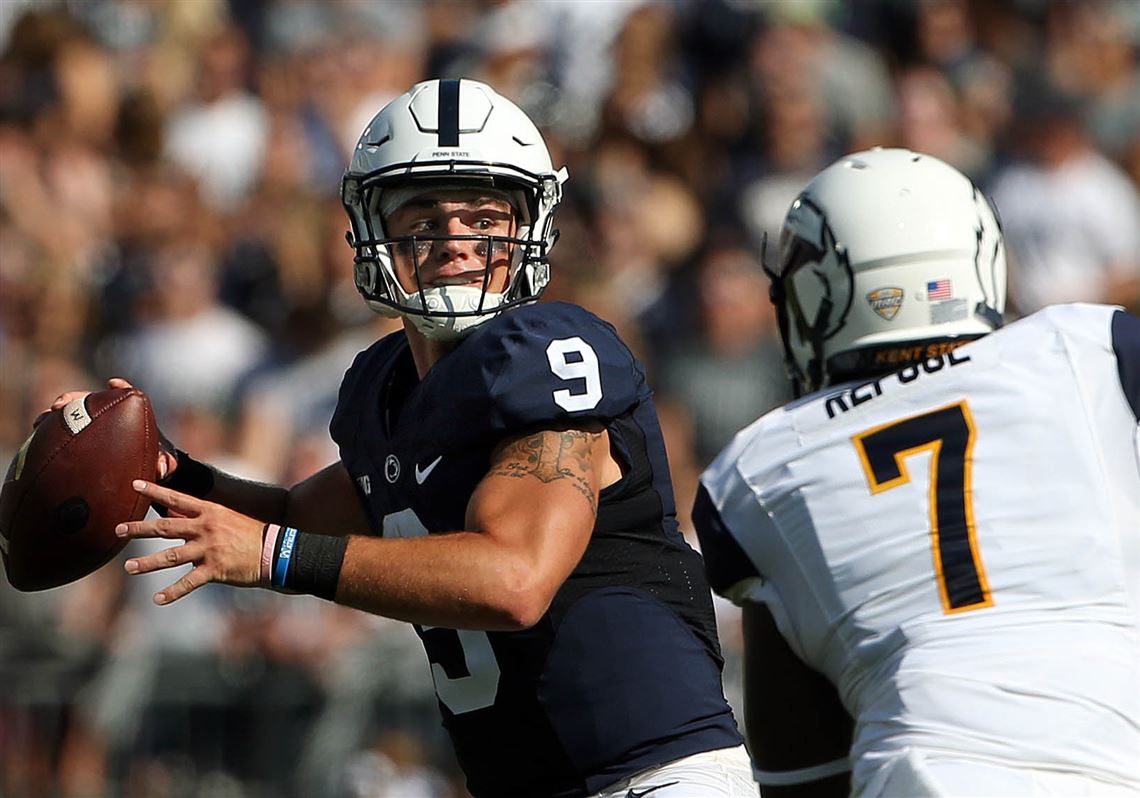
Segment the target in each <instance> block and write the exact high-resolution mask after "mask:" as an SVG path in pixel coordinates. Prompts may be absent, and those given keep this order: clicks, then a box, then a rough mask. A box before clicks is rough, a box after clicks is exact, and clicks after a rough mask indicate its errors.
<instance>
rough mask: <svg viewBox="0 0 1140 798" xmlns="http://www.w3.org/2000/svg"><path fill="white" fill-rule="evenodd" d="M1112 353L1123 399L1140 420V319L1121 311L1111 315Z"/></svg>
mask: <svg viewBox="0 0 1140 798" xmlns="http://www.w3.org/2000/svg"><path fill="white" fill-rule="evenodd" d="M1112 351H1113V352H1115V353H1116V368H1117V369H1118V370H1119V371H1120V385H1121V387H1122V388H1123V389H1124V397H1125V398H1126V399H1127V400H1128V404H1129V406H1130V407H1131V408H1132V415H1134V416H1136V418H1137V420H1140V318H1137V317H1136V316H1133V315H1132V314H1130V313H1126V312H1125V311H1123V310H1118V311H1116V312H1115V313H1114V314H1112Z"/></svg>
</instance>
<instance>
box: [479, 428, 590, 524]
mask: <svg viewBox="0 0 1140 798" xmlns="http://www.w3.org/2000/svg"><path fill="white" fill-rule="evenodd" d="M603 434H604V433H603V432H587V431H584V430H545V431H543V432H536V433H533V434H530V435H523V436H522V437H519V438H514V439H512V440H510V441H507V442H506V443H504V444H503V445H502V446H500V447H499V449H497V450H496V452H495V454H494V455H493V457H492V462H491V470H490V471H489V472H488V473H489V475H493V476H500V477H511V478H513V479H522V478H523V477H528V476H531V477H535V478H536V479H540V480H542V481H543V482H547V483H549V482H553V481H554V480H556V479H566V480H570V484H571V486H572V487H573V488H574V489H575V490H577V491H578V492H579V493H581V494H582V496H583V497H584V498H585V499H586V501H587V502H589V504H590V510H591V512H593V513H594V515H597V513H598V500H597V496H595V494H594V489H593V487H592V486H591V485H590V480H589V479H588V475H589V473H590V471H591V470H593V460H592V457H593V452H594V445H595V444H596V443H597V442H598V441H599V440H600V439H601V438H602V436H603Z"/></svg>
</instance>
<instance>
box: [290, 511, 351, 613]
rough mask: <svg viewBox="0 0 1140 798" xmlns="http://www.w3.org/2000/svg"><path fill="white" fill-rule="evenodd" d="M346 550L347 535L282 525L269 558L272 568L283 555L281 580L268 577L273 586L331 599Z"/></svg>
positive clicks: (338, 579) (334, 596)
mask: <svg viewBox="0 0 1140 798" xmlns="http://www.w3.org/2000/svg"><path fill="white" fill-rule="evenodd" d="M290 533H292V534H290ZM290 549H291V551H290ZM347 549H348V538H347V537H331V536H329V535H312V534H308V533H306V532H297V531H296V530H293V529H290V528H288V527H285V528H282V530H281V535H280V536H279V537H278V540H277V545H276V547H275V550H274V552H273V561H274V569H275V570H276V569H277V568H279V567H280V566H281V565H282V564H283V563H282V559H283V558H284V560H285V562H284V571H285V574H284V580H283V581H282V580H281V579H280V578H278V577H277V576H276V575H275V576H274V577H273V579H272V580H271V581H272V583H273V586H274V587H278V588H283V589H285V590H287V591H289V592H292V593H308V594H309V595H312V596H316V597H317V598H323V599H326V600H327V601H333V600H335V599H336V586H337V582H339V581H340V568H341V565H343V564H344V553H345V551H346V550H347Z"/></svg>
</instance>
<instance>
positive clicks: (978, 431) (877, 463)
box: [694, 150, 1140, 796]
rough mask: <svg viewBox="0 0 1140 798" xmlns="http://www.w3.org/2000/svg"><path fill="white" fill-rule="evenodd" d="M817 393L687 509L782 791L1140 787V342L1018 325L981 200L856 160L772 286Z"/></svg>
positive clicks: (746, 435)
mask: <svg viewBox="0 0 1140 798" xmlns="http://www.w3.org/2000/svg"><path fill="white" fill-rule="evenodd" d="M770 276H771V277H772V281H773V284H772V298H773V301H774V302H775V303H776V306H777V309H778V314H779V321H780V331H781V335H782V338H783V341H784V344H785V349H786V358H787V365H788V369H789V372H790V375H791V377H792V379H793V381H794V383H795V388H796V390H797V395H798V396H799V398H798V399H796V400H795V401H793V402H791V403H790V404H788V405H787V406H785V407H783V408H781V409H779V410H776V411H773V412H772V413H770V414H768V415H766V416H765V417H763V418H761V419H760V420H759V421H757V422H755V423H754V424H752V425H751V426H749V427H748V428H746V429H744V430H743V431H741V432H740V433H739V434H738V435H737V437H736V438H735V440H734V441H733V442H732V443H731V444H730V445H729V446H728V447H727V449H726V450H725V451H724V452H723V453H722V454H721V455H720V456H719V458H718V459H717V460H716V461H715V462H714V463H713V464H712V465H711V466H710V467H709V468H708V470H706V471H705V473H704V474H703V475H702V477H701V483H702V484H701V488H700V490H699V493H698V498H697V501H696V507H695V510H694V521H695V523H696V524H697V529H698V532H699V534H700V539H701V545H702V549H703V552H704V555H705V558H706V561H707V565H708V569H709V575H710V581H711V582H712V584H713V587H714V589H716V590H717V591H718V592H720V593H722V594H723V595H725V596H727V597H729V598H731V599H732V600H734V601H736V602H737V603H739V604H741V605H742V607H743V608H744V624H745V626H744V634H745V638H746V642H745V649H746V662H745V700H746V704H747V709H746V712H747V718H746V720H747V727H748V734H749V741H750V744H751V747H752V754H753V756H754V757H755V759H756V767H757V778H758V779H759V781H760V783H761V785H762V787H763V789H764V793H765V795H846V794H848V791H850V792H851V793H852V794H854V795H857V796H885V795H915V796H917V795H924V796H925V795H990V796H993V795H1001V796H1012V795H1136V794H1138V793H1140V448H1138V419H1140V320H1137V319H1136V318H1135V317H1133V316H1130V315H1128V314H1127V313H1125V312H1124V311H1123V310H1121V309H1119V308H1115V307H1107V306H1099V305H1063V306H1055V307H1050V308H1046V309H1044V310H1042V311H1040V312H1038V313H1036V314H1034V315H1032V316H1029V317H1027V318H1025V319H1022V320H1020V321H1017V322H1015V323H1012V324H1010V325H1009V326H1008V327H1004V328H1002V329H997V328H999V327H1000V326H1001V318H1002V315H1001V314H1002V311H1003V305H1004V299H1005V280H1006V264H1005V253H1004V248H1003V242H1002V236H1001V229H1000V227H999V225H998V222H997V218H996V217H995V215H994V212H993V211H992V209H991V207H990V205H989V203H988V202H987V200H986V199H985V197H984V196H983V195H982V194H981V193H980V192H979V191H978V190H977V188H976V187H974V185H973V184H971V183H970V181H969V180H968V179H967V178H965V177H964V176H963V175H961V174H960V173H959V172H957V171H956V170H954V169H953V168H951V167H949V166H947V165H946V164H944V163H942V162H940V161H938V160H937V159H934V158H931V157H928V156H925V155H921V154H918V153H914V152H909V151H905V150H872V151H869V152H861V153H856V154H854V155H850V156H847V157H845V158H843V159H841V160H840V161H838V162H837V163H835V164H833V165H832V166H831V167H829V168H828V169H826V170H824V171H823V172H821V173H820V174H819V175H817V176H816V177H815V179H813V180H812V181H811V182H810V183H809V184H808V185H807V187H806V188H805V189H804V190H803V192H802V193H801V194H800V196H799V198H798V199H797V200H796V201H795V202H794V203H793V204H792V207H791V209H790V210H789V212H788V215H787V218H786V221H785V224H784V228H783V231H782V234H781V240H780V246H779V263H778V265H777V266H776V268H775V269H774V270H773V271H772V273H771V274H770Z"/></svg>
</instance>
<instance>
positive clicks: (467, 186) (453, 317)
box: [342, 173, 561, 340]
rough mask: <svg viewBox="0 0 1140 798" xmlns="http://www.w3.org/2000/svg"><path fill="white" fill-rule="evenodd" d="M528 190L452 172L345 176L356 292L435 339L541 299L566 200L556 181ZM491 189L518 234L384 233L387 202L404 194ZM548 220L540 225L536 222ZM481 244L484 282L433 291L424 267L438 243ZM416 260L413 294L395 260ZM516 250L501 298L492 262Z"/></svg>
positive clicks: (478, 253) (448, 337) (452, 335)
mask: <svg viewBox="0 0 1140 798" xmlns="http://www.w3.org/2000/svg"><path fill="white" fill-rule="evenodd" d="M543 182H544V181H537V180H536V183H535V185H531V186H525V187H524V186H522V185H519V184H514V183H511V182H508V181H505V180H502V179H495V180H492V179H491V178H489V177H487V178H482V177H475V178H474V179H472V178H470V177H467V176H465V175H462V173H460V174H458V175H457V174H455V173H447V174H445V175H438V176H430V177H425V176H417V177H416V178H415V179H414V180H411V181H409V180H407V179H403V180H393V179H389V180H383V179H372V180H368V179H366V180H363V181H357V180H353V179H351V178H350V177H346V178H345V181H344V183H343V185H342V200H343V202H344V205H345V208H346V209H347V210H348V213H349V219H350V221H351V223H352V227H353V229H352V232H351V233H350V234H349V244H350V245H351V246H352V247H353V249H354V250H355V251H356V256H355V257H354V258H353V262H354V270H355V271H354V276H355V281H356V286H357V289H358V290H359V291H360V293H361V294H362V295H363V296H364V298H365V300H366V301H367V302H368V304H369V305H370V306H371V307H372V308H373V310H375V311H377V312H378V313H381V314H382V315H386V316H390V317H394V316H405V317H407V318H408V319H409V320H410V321H411V322H412V323H413V324H414V325H415V326H416V327H417V329H419V330H420V332H422V333H423V334H424V335H425V336H427V337H428V338H433V339H436V340H453V339H455V338H459V337H462V336H463V335H465V334H467V333H468V332H470V331H471V329H473V328H474V327H475V326H477V325H479V324H481V323H483V322H485V321H487V320H488V319H490V318H492V317H494V316H495V315H497V314H498V313H500V312H502V311H503V310H506V309H508V308H511V307H515V306H518V305H522V304H527V303H530V302H534V301H535V300H537V299H538V297H539V296H540V295H541V294H542V292H543V290H544V289H545V288H546V285H547V283H548V282H549V280H550V267H549V263H548V252H549V249H550V247H551V246H552V245H553V244H554V242H555V240H557V232H556V231H553V230H552V229H551V226H552V223H553V217H552V211H553V206H554V205H555V204H557V199H556V198H557V197H560V195H561V186H560V185H558V184H557V181H556V180H555V179H554V178H550V179H549V181H547V182H550V183H553V184H554V186H553V187H550V186H548V185H543ZM453 189H458V190H465V191H466V190H471V191H481V190H486V191H487V193H488V194H490V195H493V196H495V197H502V198H503V199H505V200H507V201H508V202H509V203H510V205H511V207H512V210H513V211H514V216H515V225H516V230H515V232H514V235H461V236H454V235H405V236H391V235H389V234H388V232H387V231H386V228H385V216H386V212H391V211H392V210H394V208H392V207H386V205H387V204H388V203H386V199H387V198H390V197H391V195H393V194H396V193H400V194H401V195H404V196H406V197H410V196H417V195H421V194H424V193H428V192H432V191H443V192H446V191H447V190H453ZM536 219H538V220H541V225H536V224H535V223H534V222H533V221H532V220H536ZM462 240H469V241H475V242H476V243H475V245H474V247H473V249H474V251H475V255H476V257H480V258H482V259H483V285H482V287H475V286H435V287H432V286H427V285H425V283H424V281H423V276H422V271H421V265H422V263H423V260H424V258H426V257H428V256H429V255H430V254H431V251H432V247H433V246H435V245H436V242H439V241H462ZM397 252H401V253H403V254H404V256H405V257H408V256H410V257H411V258H412V263H413V266H414V275H415V281H416V286H415V288H413V289H412V290H411V291H406V290H405V289H404V287H403V286H402V285H401V283H400V280H399V278H398V276H397V274H396V255H397ZM507 252H509V256H510V263H509V265H508V272H507V283H506V286H505V288H504V290H503V291H502V292H501V293H495V292H492V291H490V290H488V289H489V284H490V281H491V278H492V274H493V272H492V268H491V267H492V265H493V264H494V262H495V261H496V260H498V259H499V257H500V255H501V254H503V253H507Z"/></svg>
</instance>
